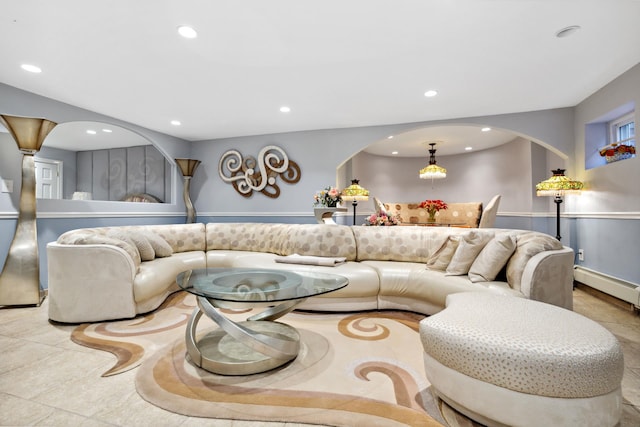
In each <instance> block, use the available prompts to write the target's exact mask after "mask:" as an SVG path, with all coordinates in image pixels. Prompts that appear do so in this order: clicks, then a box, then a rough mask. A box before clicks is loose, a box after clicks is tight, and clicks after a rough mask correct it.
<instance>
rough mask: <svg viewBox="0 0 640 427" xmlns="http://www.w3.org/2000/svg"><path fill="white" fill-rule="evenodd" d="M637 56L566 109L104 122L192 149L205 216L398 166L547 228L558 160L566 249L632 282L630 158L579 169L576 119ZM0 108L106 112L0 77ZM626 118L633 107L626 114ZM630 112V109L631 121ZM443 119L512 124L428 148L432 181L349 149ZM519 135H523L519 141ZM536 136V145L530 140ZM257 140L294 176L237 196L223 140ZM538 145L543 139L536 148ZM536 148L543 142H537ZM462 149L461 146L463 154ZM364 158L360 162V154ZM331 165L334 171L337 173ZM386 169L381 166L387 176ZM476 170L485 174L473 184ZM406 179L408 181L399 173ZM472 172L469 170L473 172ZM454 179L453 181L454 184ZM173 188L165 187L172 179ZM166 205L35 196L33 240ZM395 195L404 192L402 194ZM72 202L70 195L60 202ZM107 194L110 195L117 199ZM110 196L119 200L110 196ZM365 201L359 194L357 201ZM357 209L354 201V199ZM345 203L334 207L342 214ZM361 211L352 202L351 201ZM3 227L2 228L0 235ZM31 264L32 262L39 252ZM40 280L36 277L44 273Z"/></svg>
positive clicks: (634, 175)
mask: <svg viewBox="0 0 640 427" xmlns="http://www.w3.org/2000/svg"><path fill="white" fill-rule="evenodd" d="M639 91H640V67H639V66H636V67H634V68H633V69H632V70H630V71H629V72H628V73H626V74H625V75H623V76H621V77H620V78H618V79H616V80H615V81H613V82H611V83H610V84H609V85H607V86H606V87H604V88H602V90H600V91H598V92H597V93H595V94H594V95H593V96H591V97H589V98H588V99H586V100H585V101H584V102H582V103H580V104H579V105H578V106H576V107H575V108H561V109H556V110H546V111H535V112H523V113H516V114H505V115H496V116H486V117H472V118H460V119H452V120H443V121H433V122H422V123H407V124H396V125H385V126H373V127H365V128H351V129H332V130H318V131H307V132H293V133H284V134H275V135H262V136H249V137H238V138H228V139H220V140H214V141H201V142H194V143H187V142H185V141H180V140H177V139H176V138H172V137H170V136H167V135H161V134H157V133H155V132H152V131H149V130H145V129H142V128H139V127H136V126H133V125H131V124H127V123H124V122H122V121H119V120H115V119H114V120H112V121H113V122H114V123H116V124H119V125H121V126H123V127H127V128H129V129H132V130H134V131H136V132H139V133H140V134H144V135H145V136H147V137H148V139H150V140H152V141H154V144H155V145H156V146H157V147H158V148H159V149H160V151H161V152H163V153H164V154H167V155H168V158H175V157H192V158H197V159H200V160H202V165H201V166H200V167H199V169H198V170H197V172H196V174H195V176H194V178H193V182H192V195H193V200H194V202H195V207H196V209H197V211H198V220H199V221H202V222H207V221H210V220H211V221H264V222H268V221H285V222H313V221H314V219H313V217H312V213H311V210H312V196H313V194H314V193H315V191H317V190H319V189H321V188H323V187H324V186H326V185H336V184H337V185H339V186H340V187H344V186H345V185H346V184H348V180H349V179H350V178H351V177H353V176H354V175H355V174H358V175H360V176H355V177H356V178H360V179H362V184H363V185H364V186H365V187H369V188H370V189H371V190H372V191H375V192H376V193H379V194H380V195H381V197H383V198H387V197H389V198H394V199H396V200H397V199H399V198H400V197H395V196H396V194H399V193H398V191H397V190H396V191H394V190H393V189H392V188H391V187H390V186H389V185H390V183H391V182H392V179H393V178H394V177H393V176H392V175H393V171H394V170H404V169H406V170H408V171H409V172H410V174H409V175H407V177H406V178H397V179H399V180H402V182H403V185H404V186H405V187H406V188H402V190H403V192H404V191H405V190H406V191H407V192H409V191H411V192H413V193H411V198H414V196H415V198H417V199H418V200H420V199H423V198H426V196H427V195H429V196H431V195H433V196H437V197H441V198H444V199H446V200H455V201H461V200H470V199H473V200H479V201H483V202H485V203H486V202H487V201H488V200H489V198H490V197H491V196H492V195H493V194H496V193H498V192H500V193H501V194H502V193H504V194H503V200H502V202H501V207H500V210H499V217H498V220H497V223H496V225H497V226H499V227H511V228H528V229H536V230H541V231H545V232H548V233H549V234H552V235H555V207H554V205H553V202H552V200H551V198H536V197H535V195H534V194H535V193H534V190H533V186H534V185H535V183H537V182H539V181H541V180H542V179H546V178H547V177H548V176H549V175H550V169H553V168H557V167H565V168H566V169H567V174H568V175H570V176H573V177H575V178H577V179H581V180H583V181H585V183H586V185H587V189H588V191H586V192H585V194H583V195H582V196H579V197H567V198H566V200H565V203H564V204H563V206H562V209H563V212H564V215H563V224H562V227H563V232H562V235H563V243H564V244H566V245H570V246H571V247H573V248H574V249H576V248H577V247H582V248H584V249H585V256H586V260H585V263H584V265H585V266H588V267H591V268H594V269H596V270H599V271H602V272H605V273H608V274H613V275H615V276H618V277H621V278H624V279H627V280H630V281H632V282H636V283H640V267H639V266H638V263H637V250H638V243H637V242H638V238H640V226H639V224H640V223H639V221H638V219H640V198H639V197H638V196H640V194H639V193H640V188H638V186H637V184H636V183H637V182H640V176H639V175H640V168H638V158H635V159H632V160H627V161H622V162H618V163H616V164H612V165H607V166H605V167H602V168H595V169H591V170H588V171H587V170H586V169H585V168H584V126H585V124H586V123H589V122H590V121H592V120H594V119H595V118H597V117H600V116H602V115H603V114H606V113H607V112H608V111H610V110H611V109H613V108H616V106H618V105H619V104H623V103H626V102H630V101H633V102H635V103H636V105H638V103H639V102H640V93H639ZM0 111H1V112H4V113H11V114H16V115H34V116H44V117H47V118H50V119H52V120H54V121H55V120H58V121H60V122H63V121H66V120H103V121H110V120H111V119H110V118H105V117H104V116H101V115H98V114H95V113H91V112H88V111H85V110H81V109H78V108H75V107H71V106H67V105H65V104H61V103H56V102H55V101H51V100H46V99H44V98H41V97H38V96H36V95H32V94H26V93H24V92H22V91H18V90H17V89H14V88H10V87H8V86H3V85H0ZM636 117H637V115H636ZM636 121H637V120H636ZM443 124H462V125H481V126H491V127H493V128H496V129H506V130H510V131H513V132H515V133H516V134H518V135H519V136H521V137H522V139H518V140H516V141H514V142H513V143H511V144H508V145H507V146H503V147H499V148H496V149H491V150H486V151H478V152H476V153H471V154H469V155H461V156H446V157H439V163H441V164H442V165H443V166H446V167H447V169H448V170H449V174H450V176H449V177H448V178H447V179H445V180H443V181H440V182H436V183H435V185H434V188H433V190H431V189H430V188H429V184H427V183H426V182H425V181H422V180H418V179H416V178H415V176H414V177H410V175H413V174H414V173H417V172H416V171H417V169H419V168H420V167H422V166H424V164H423V163H424V161H425V160H426V158H425V159H420V160H415V159H412V160H409V162H411V165H410V166H409V165H404V164H399V165H393V167H389V166H388V165H382V166H379V167H376V171H378V170H384V171H386V172H385V173H387V174H388V175H387V179H386V180H381V179H380V178H379V177H377V175H376V172H373V173H372V172H371V169H368V168H369V165H370V164H378V165H379V164H380V163H383V159H374V158H372V157H375V156H368V157H367V156H365V157H361V158H360V159H359V158H358V157H356V158H354V159H353V160H352V157H353V156H354V155H356V154H357V153H358V152H360V151H361V150H362V149H363V148H364V147H366V146H367V145H369V144H371V143H373V142H375V141H378V140H382V139H385V138H386V137H387V136H388V135H391V134H399V133H401V132H406V131H410V130H413V129H416V128H420V127H425V126H439V125H443ZM8 138H9V137H8V136H7V135H3V134H0V142H4V143H3V144H1V145H0V176H2V177H4V178H10V179H13V180H14V182H15V183H16V186H15V191H14V193H13V194H11V195H9V194H2V193H0V226H1V227H2V230H3V233H2V237H1V238H0V259H4V257H5V256H6V250H7V249H8V246H9V243H10V237H9V236H11V235H12V231H13V228H14V227H15V218H16V211H17V195H18V191H19V181H20V167H19V158H20V155H19V153H18V151H17V148H16V147H15V143H13V142H11V141H10V138H9V139H8ZM530 141H531V142H530ZM538 144H540V145H538ZM266 145H277V146H280V147H282V148H283V149H284V150H285V151H286V152H287V153H288V155H289V157H290V158H291V159H292V160H294V161H296V162H297V163H298V164H299V165H300V167H301V170H302V178H301V180H300V182H299V183H297V184H295V185H291V184H286V183H283V182H282V181H281V180H278V184H279V185H280V189H281V191H282V194H281V196H280V197H279V198H277V199H271V198H268V197H265V196H264V195H262V194H254V195H253V196H251V197H249V198H245V197H242V196H241V195H239V194H238V193H237V192H235V190H234V189H233V187H232V186H231V185H229V184H227V183H224V182H223V181H222V179H221V178H220V177H219V176H218V171H217V169H218V160H219V159H220V157H221V156H222V154H223V153H224V152H225V151H227V150H229V149H237V150H239V151H240V152H241V153H242V154H243V155H252V156H256V155H257V154H258V152H259V151H260V149H262V148H263V147H264V146H266ZM541 147H544V148H541ZM547 148H548V149H549V150H550V151H549V150H547ZM467 156H469V157H467ZM362 159H364V161H363V160H362ZM337 168H340V170H341V172H340V173H338V172H337ZM389 176H392V177H391V178H390V179H389ZM477 177H483V178H484V179H485V181H486V182H491V183H490V184H485V185H479V184H478V183H477V182H476V178H477ZM405 179H406V180H409V179H411V180H415V181H416V182H415V186H409V185H408V184H407V182H408V181H406V182H405V181H404V180H405ZM478 181H480V180H478ZM456 183H457V184H459V185H455V184H456ZM173 184H174V186H180V187H181V179H180V177H179V174H178V176H174V180H173ZM174 191H175V189H174ZM176 194H177V195H178V197H176V198H175V200H176V202H177V203H175V204H170V205H168V206H163V207H159V206H153V207H151V208H150V207H149V206H141V205H143V204H135V205H140V206H135V208H132V207H130V206H128V205H133V204H122V203H120V204H118V203H115V202H93V204H89V203H83V202H76V203H74V202H70V201H67V202H68V203H67V204H64V203H55V202H54V203H51V201H40V202H39V203H38V216H39V221H38V227H39V234H40V235H41V236H43V237H42V239H41V245H42V244H43V243H42V240H44V241H45V242H46V241H50V240H54V239H55V238H56V237H57V235H58V234H60V232H62V231H66V230H67V229H70V228H77V227H82V226H99V225H111V224H114V225H117V224H121V223H145V222H146V223H150V222H181V221H184V207H183V206H182V204H181V201H182V198H181V192H176ZM403 198H404V197H403ZM69 203H73V204H71V205H70V204H69ZM117 205H119V206H117ZM122 205H127V206H126V207H122ZM370 209H372V206H371V205H369V206H366V205H364V204H363V205H362V210H363V211H366V210H370ZM358 212H359V213H360V208H359V210H358ZM350 214H351V212H349V213H348V214H347V215H346V216H345V217H343V218H341V219H342V220H343V221H344V222H346V223H350V222H351V221H350V218H349V215H350ZM363 214H364V212H363ZM5 236H7V237H5ZM41 264H42V262H41ZM43 277H44V280H43V281H44V282H46V275H44V276H43Z"/></svg>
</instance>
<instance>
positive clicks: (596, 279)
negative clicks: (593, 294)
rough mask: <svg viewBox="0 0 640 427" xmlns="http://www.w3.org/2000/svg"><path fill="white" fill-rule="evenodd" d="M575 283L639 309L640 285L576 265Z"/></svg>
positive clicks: (574, 270) (574, 269) (574, 272)
mask: <svg viewBox="0 0 640 427" xmlns="http://www.w3.org/2000/svg"><path fill="white" fill-rule="evenodd" d="M573 278H574V280H575V281H577V282H580V283H584V284H585V285H587V286H590V287H592V288H594V289H597V290H599V291H601V292H604V293H606V294H609V295H612V296H614V297H616V298H618V299H621V300H622V301H627V302H629V303H631V304H633V305H634V306H635V307H636V308H640V285H638V284H636V283H632V282H629V281H626V280H623V279H618V278H617V277H613V276H609V275H608V274H604V273H600V272H598V271H595V270H591V269H589V268H585V267H580V266H578V265H576V266H574V268H573Z"/></svg>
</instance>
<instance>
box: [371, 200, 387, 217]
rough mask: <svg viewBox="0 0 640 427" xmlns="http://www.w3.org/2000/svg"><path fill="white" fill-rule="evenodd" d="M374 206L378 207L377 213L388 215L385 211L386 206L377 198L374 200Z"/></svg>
mask: <svg viewBox="0 0 640 427" xmlns="http://www.w3.org/2000/svg"><path fill="white" fill-rule="evenodd" d="M373 204H374V205H375V207H376V212H378V213H383V214H386V213H387V210H386V209H385V207H384V205H383V204H382V202H381V201H380V199H378V198H377V197H374V198H373Z"/></svg>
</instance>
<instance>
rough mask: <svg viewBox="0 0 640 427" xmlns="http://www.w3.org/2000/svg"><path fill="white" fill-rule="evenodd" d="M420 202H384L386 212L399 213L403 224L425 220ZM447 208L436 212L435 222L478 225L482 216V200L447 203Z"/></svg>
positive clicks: (425, 213)
mask: <svg viewBox="0 0 640 427" xmlns="http://www.w3.org/2000/svg"><path fill="white" fill-rule="evenodd" d="M419 204H420V203H384V207H385V209H386V211H387V212H389V213H390V214H394V215H400V217H401V218H402V223H403V224H419V223H426V222H427V216H428V215H427V211H426V210H425V209H420V208H419V207H418V206H419ZM447 205H448V206H449V208H448V209H445V210H441V211H439V212H437V213H436V223H440V224H456V225H461V226H466V227H474V228H475V227H478V224H480V217H481V216H482V202H468V203H447Z"/></svg>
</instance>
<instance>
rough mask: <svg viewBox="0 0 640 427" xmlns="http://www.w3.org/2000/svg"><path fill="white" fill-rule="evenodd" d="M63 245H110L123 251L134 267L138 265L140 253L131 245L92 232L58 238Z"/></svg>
mask: <svg viewBox="0 0 640 427" xmlns="http://www.w3.org/2000/svg"><path fill="white" fill-rule="evenodd" d="M58 243H60V244H63V245H112V246H117V247H119V248H121V249H124V250H125V252H127V253H128V254H129V256H130V257H131V259H133V262H134V263H135V264H136V265H140V252H138V249H137V248H136V247H135V245H133V243H129V242H125V241H124V240H122V239H119V238H116V237H110V236H106V235H104V234H99V233H94V232H76V231H73V232H70V233H69V232H68V233H65V234H63V235H62V236H60V237H59V238H58Z"/></svg>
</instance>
